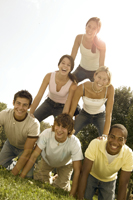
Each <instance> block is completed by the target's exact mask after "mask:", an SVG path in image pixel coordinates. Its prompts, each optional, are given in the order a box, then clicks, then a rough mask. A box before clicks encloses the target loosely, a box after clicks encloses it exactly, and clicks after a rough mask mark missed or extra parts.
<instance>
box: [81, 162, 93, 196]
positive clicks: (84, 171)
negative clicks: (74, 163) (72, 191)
mask: <svg viewBox="0 0 133 200" xmlns="http://www.w3.org/2000/svg"><path fill="white" fill-rule="evenodd" d="M92 165H93V161H91V160H89V159H88V158H85V159H84V162H83V166H82V171H81V175H80V178H79V184H78V199H84V193H85V189H86V184H87V179H88V175H89V173H90V171H91V168H92ZM88 192H89V191H88Z"/></svg>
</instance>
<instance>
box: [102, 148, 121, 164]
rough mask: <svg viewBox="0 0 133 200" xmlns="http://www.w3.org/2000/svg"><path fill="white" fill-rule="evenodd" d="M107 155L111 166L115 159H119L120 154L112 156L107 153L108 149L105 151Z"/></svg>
mask: <svg viewBox="0 0 133 200" xmlns="http://www.w3.org/2000/svg"><path fill="white" fill-rule="evenodd" d="M105 153H106V156H107V159H108V163H109V164H110V163H111V162H113V160H114V159H115V158H117V157H118V155H119V154H116V155H110V154H109V153H108V152H107V151H106V149H105Z"/></svg>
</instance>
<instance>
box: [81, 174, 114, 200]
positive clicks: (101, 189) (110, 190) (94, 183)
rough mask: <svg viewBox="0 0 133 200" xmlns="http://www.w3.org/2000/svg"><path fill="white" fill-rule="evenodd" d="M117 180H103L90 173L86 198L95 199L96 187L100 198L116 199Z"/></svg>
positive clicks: (88, 199)
mask: <svg viewBox="0 0 133 200" xmlns="http://www.w3.org/2000/svg"><path fill="white" fill-rule="evenodd" d="M115 185H116V180H114V181H110V182H103V181H100V180H98V179H96V178H95V177H94V176H92V175H91V174H89V176H88V180H87V185H86V190H85V195H84V198H85V199H86V200H93V196H94V194H95V191H96V189H98V200H115Z"/></svg>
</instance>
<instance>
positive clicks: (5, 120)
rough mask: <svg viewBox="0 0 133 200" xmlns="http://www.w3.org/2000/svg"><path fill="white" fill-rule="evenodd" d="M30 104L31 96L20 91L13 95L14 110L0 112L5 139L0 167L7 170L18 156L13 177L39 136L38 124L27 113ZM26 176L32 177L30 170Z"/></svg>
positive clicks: (23, 164)
mask: <svg viewBox="0 0 133 200" xmlns="http://www.w3.org/2000/svg"><path fill="white" fill-rule="evenodd" d="M31 103H32V96H31V94H30V93H29V92H28V91H26V90H21V91H19V92H17V93H16V94H15V95H14V100H13V106H14V108H13V109H6V110H3V111H1V112H0V125H1V126H3V127H4V131H5V134H6V137H7V140H6V142H5V143H4V145H3V148H2V150H1V152H0V165H2V166H4V167H6V168H7V167H8V166H9V165H10V164H11V163H12V159H13V158H15V157H17V156H18V157H19V159H18V162H17V164H16V166H15V167H14V168H13V169H12V174H13V175H17V174H18V173H19V171H20V170H21V169H22V168H23V167H24V166H25V164H26V162H27V160H28V159H29V157H30V155H31V153H32V150H33V147H34V145H35V142H36V141H37V139H38V136H39V132H40V124H39V122H38V120H37V119H35V118H33V117H31V116H30V115H29V114H28V112H27V111H28V109H29V108H30V105H31ZM27 176H28V177H32V170H31V171H30V172H29V174H27Z"/></svg>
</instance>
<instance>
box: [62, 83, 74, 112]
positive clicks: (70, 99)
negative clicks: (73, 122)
mask: <svg viewBox="0 0 133 200" xmlns="http://www.w3.org/2000/svg"><path fill="white" fill-rule="evenodd" d="M76 88H77V85H76V84H75V83H72V85H71V87H70V89H69V94H68V98H67V100H66V103H65V106H64V108H63V113H69V111H70V106H71V102H72V98H73V95H74V92H75V90H76Z"/></svg>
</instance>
